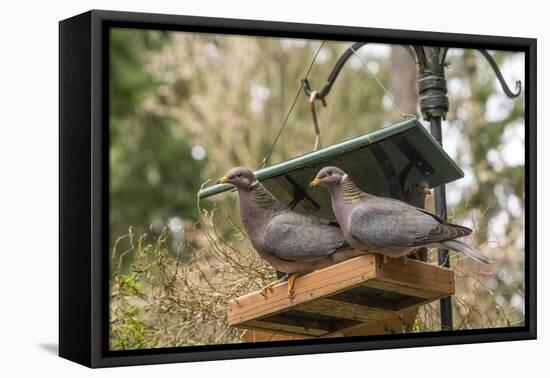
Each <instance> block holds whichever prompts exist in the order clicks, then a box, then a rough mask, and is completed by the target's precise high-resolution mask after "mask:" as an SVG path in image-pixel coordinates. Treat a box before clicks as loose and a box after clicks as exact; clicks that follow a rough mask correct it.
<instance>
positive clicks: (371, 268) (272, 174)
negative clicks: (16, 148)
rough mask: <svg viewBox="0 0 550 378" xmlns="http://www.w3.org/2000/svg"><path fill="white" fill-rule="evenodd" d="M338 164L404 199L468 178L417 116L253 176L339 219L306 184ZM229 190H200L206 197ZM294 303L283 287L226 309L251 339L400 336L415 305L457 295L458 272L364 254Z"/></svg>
mask: <svg viewBox="0 0 550 378" xmlns="http://www.w3.org/2000/svg"><path fill="white" fill-rule="evenodd" d="M328 165H332V166H338V167H340V168H341V169H343V170H344V171H345V172H347V173H348V174H349V175H350V177H352V178H353V180H354V182H355V183H356V184H357V185H358V186H359V187H360V188H361V189H362V190H364V191H366V192H369V193H371V194H374V195H378V196H384V197H391V198H396V199H403V193H404V191H405V188H407V187H408V185H411V184H412V183H415V182H418V181H420V180H425V181H427V182H428V183H429V185H430V187H436V186H439V185H442V184H446V183H449V182H452V181H455V180H457V179H459V178H461V177H463V176H464V174H463V172H462V171H461V170H460V168H459V167H458V166H457V165H456V163H455V162H454V161H453V160H452V159H451V158H450V157H449V155H447V154H446V153H445V151H444V150H443V149H442V147H441V145H440V144H439V143H438V142H437V141H436V140H435V139H434V138H433V137H432V136H431V135H430V134H429V133H428V132H427V131H426V129H425V128H424V127H423V126H422V125H421V124H420V122H419V121H418V120H417V119H416V118H411V119H407V120H405V121H403V122H400V123H397V124H393V125H390V126H387V127H384V128H382V129H379V130H377V131H374V132H372V133H369V134H366V135H363V136H360V137H357V138H353V139H351V140H348V141H345V142H342V143H338V144H335V145H332V146H330V147H326V148H323V149H320V150H318V151H314V152H311V153H308V154H305V155H302V156H299V157H296V158H294V159H291V160H288V161H285V162H282V163H279V164H275V165H273V166H270V167H267V168H264V169H260V170H258V171H257V172H255V174H256V177H257V178H258V179H259V180H260V181H261V182H262V184H263V185H264V186H265V187H266V188H267V189H268V190H269V191H270V192H271V193H273V195H274V196H275V197H277V199H278V200H279V201H280V202H281V203H285V204H287V205H288V206H289V207H291V208H293V209H294V210H295V211H298V212H301V213H306V214H314V215H316V216H319V217H323V218H326V219H332V220H333V219H335V217H334V213H333V211H332V205H331V199H330V195H329V193H328V192H327V191H325V190H315V189H311V188H310V186H309V183H310V182H311V179H312V178H313V177H315V175H316V173H317V172H318V171H319V170H320V169H321V168H322V167H324V166H328ZM231 189H232V186H231V185H227V184H219V185H214V186H211V187H208V188H205V189H203V190H201V191H200V192H199V194H198V196H199V198H208V197H211V196H214V195H216V194H220V193H222V192H226V191H228V190H231ZM294 289H295V297H294V298H289V297H288V294H287V292H286V283H282V284H279V285H277V286H275V287H274V288H273V291H268V295H267V296H266V297H264V296H262V295H261V294H260V292H259V291H258V292H254V293H249V294H247V295H245V296H242V297H240V298H235V299H234V300H232V301H230V302H229V304H228V320H229V324H230V325H232V326H236V327H240V328H244V329H248V330H250V331H247V333H246V334H247V336H246V337H245V338H246V339H247V340H248V341H261V340H272V339H273V338H277V339H281V338H307V337H331V336H336V335H367V334H373V333H378V334H380V333H388V332H391V333H393V332H403V331H404V330H405V329H410V326H411V325H412V322H413V321H414V318H415V315H416V311H417V309H418V306H420V305H422V304H425V303H428V302H431V301H434V300H437V299H440V298H444V297H448V296H450V295H452V294H453V293H454V275H453V272H452V271H451V270H450V269H448V268H445V267H440V266H435V265H430V264H426V263H423V262H420V261H412V260H411V261H409V262H408V263H407V264H403V262H399V261H398V260H396V261H392V259H389V261H388V262H387V263H382V262H381V261H380V258H379V256H377V255H374V254H372V255H370V254H369V255H366V256H360V257H356V258H354V259H351V260H348V261H344V262H342V263H339V264H336V265H333V266H330V267H328V268H325V269H322V270H319V271H315V272H312V273H310V274H307V275H305V276H302V277H299V278H298V279H297V280H296V281H295V287H294Z"/></svg>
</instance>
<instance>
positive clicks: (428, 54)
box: [413, 46, 453, 331]
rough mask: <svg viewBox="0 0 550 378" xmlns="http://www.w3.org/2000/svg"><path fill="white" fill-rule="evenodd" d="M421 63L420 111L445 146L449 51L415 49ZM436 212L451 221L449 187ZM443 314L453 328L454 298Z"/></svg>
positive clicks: (445, 254)
mask: <svg viewBox="0 0 550 378" xmlns="http://www.w3.org/2000/svg"><path fill="white" fill-rule="evenodd" d="M413 51H414V52H415V55H416V60H417V64H418V92H419V96H420V101H419V102H420V110H421V111H422V115H423V116H424V119H425V120H427V121H428V122H430V133H431V134H432V136H433V137H434V139H435V140H436V141H437V142H438V143H439V144H441V145H443V143H442V139H443V136H442V132H441V120H442V118H444V117H445V114H446V113H447V111H448V110H449V100H448V98H447V80H446V79H445V56H446V54H447V49H446V48H440V47H431V46H414V47H413ZM435 212H436V214H437V215H438V216H440V217H441V218H443V219H445V220H446V219H447V198H446V195H445V185H440V186H438V187H436V188H435ZM437 260H438V263H439V265H441V266H444V267H447V268H449V267H450V264H449V251H448V250H446V249H439V250H438V251H437ZM439 304H440V315H441V330H443V331H450V330H452V329H453V309H452V303H451V297H447V298H443V299H441V300H440V301H439Z"/></svg>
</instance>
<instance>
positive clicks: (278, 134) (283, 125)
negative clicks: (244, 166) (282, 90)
mask: <svg viewBox="0 0 550 378" xmlns="http://www.w3.org/2000/svg"><path fill="white" fill-rule="evenodd" d="M324 44H325V41H322V42H321V45H319V48H318V49H317V51H316V52H315V55H314V56H313V59H312V60H311V63H310V64H309V67H308V69H307V71H306V74H305V76H304V79H303V80H301V81H300V86H299V87H298V90H297V91H296V96H295V97H294V101H292V105H291V106H290V109H289V110H288V112H287V113H286V116H285V119H284V121H283V124H282V125H281V127H280V128H279V130H278V131H277V134H276V135H275V139H273V142H272V143H271V147H270V148H269V152H268V153H267V155H266V156H265V157H264V158H263V160H262V162H261V163H260V165H258V167H257V168H256V169H259V168H263V167H264V166H265V164H266V163H267V161H268V160H269V159H270V158H271V155H272V154H273V150H274V149H275V145H276V144H277V141H278V140H279V137H280V136H281V133H282V132H283V130H284V128H285V127H286V124H287V123H288V119H289V118H290V114H292V110H293V109H294V106H295V105H296V102H297V101H298V97H300V93H301V92H302V87H303V85H304V80H305V79H307V77H308V75H309V73H310V72H311V69H312V68H313V64H314V63H315V60H316V59H317V55H319V53H320V52H321V49H322V48H323V46H324Z"/></svg>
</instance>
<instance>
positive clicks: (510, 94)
mask: <svg viewBox="0 0 550 378" xmlns="http://www.w3.org/2000/svg"><path fill="white" fill-rule="evenodd" d="M478 51H479V52H480V53H481V55H483V56H484V57H485V59H487V62H489V65H490V66H491V68H492V69H493V71H494V72H495V75H496V76H497V79H498V81H499V83H500V86H501V87H502V90H503V91H504V93H506V96H508V98H515V97H518V96H519V94H520V93H521V80H517V81H516V93H514V92H512V90H511V89H510V87H508V84H506V81H505V80H504V77H503V76H502V72H500V68H498V65H497V63H496V62H495V59H494V58H493V56H492V55H491V54H489V52H488V51H487V50H484V49H478Z"/></svg>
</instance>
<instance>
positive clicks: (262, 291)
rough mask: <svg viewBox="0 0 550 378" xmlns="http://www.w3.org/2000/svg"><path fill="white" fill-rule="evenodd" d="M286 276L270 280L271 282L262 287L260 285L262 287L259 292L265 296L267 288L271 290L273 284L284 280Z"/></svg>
mask: <svg viewBox="0 0 550 378" xmlns="http://www.w3.org/2000/svg"><path fill="white" fill-rule="evenodd" d="M286 278H287V277H286V276H285V277H281V278H279V279H278V280H275V281H273V282H271V283H268V284H267V285H265V286H264V287H262V288H261V289H260V294H261V295H262V296H263V297H264V298H267V291H268V290H273V286H275V285H277V284H279V283H281V282H284V280H285V279H286Z"/></svg>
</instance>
